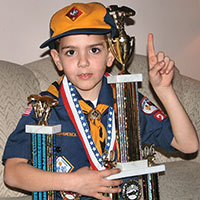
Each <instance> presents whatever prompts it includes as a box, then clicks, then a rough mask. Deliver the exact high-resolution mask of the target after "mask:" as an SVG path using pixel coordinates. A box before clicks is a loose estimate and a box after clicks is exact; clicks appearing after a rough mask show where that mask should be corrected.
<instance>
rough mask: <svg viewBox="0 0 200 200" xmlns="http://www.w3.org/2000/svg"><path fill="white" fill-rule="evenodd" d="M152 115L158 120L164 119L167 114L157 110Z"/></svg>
mask: <svg viewBox="0 0 200 200" xmlns="http://www.w3.org/2000/svg"><path fill="white" fill-rule="evenodd" d="M154 117H155V118H156V119H157V120H158V121H160V122H161V121H162V120H163V119H165V118H166V117H167V116H166V115H165V114H164V113H163V112H162V110H158V112H156V113H155V114H154Z"/></svg>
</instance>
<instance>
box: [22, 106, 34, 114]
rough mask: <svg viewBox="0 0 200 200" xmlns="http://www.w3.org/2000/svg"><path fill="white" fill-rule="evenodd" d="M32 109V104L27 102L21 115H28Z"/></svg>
mask: <svg viewBox="0 0 200 200" xmlns="http://www.w3.org/2000/svg"><path fill="white" fill-rule="evenodd" d="M32 110H33V105H32V104H29V105H28V107H27V108H26V110H25V111H24V113H23V115H29V114H30V113H31V111H32Z"/></svg>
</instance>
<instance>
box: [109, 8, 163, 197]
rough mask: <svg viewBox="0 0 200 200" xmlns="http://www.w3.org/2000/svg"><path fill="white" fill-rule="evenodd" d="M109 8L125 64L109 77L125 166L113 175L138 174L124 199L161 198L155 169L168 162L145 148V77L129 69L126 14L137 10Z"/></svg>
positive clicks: (115, 48)
mask: <svg viewBox="0 0 200 200" xmlns="http://www.w3.org/2000/svg"><path fill="white" fill-rule="evenodd" d="M108 10H109V12H110V14H111V15H112V17H113V19H114V21H115V24H116V27H117V29H118V32H119V36H118V37H116V38H108V42H109V46H110V48H111V51H112V53H113V55H114V56H115V58H116V60H117V61H118V63H119V64H120V65H121V72H120V74H119V75H117V76H109V77H108V78H107V80H108V83H109V84H112V85H113V86H114V89H113V91H114V94H113V95H114V100H115V102H116V111H115V114H116V134H117V139H118V145H119V162H118V163H117V165H115V166H116V167H118V168H121V172H120V173H119V174H116V175H112V176H110V177H109V179H115V178H116V179H117V178H127V177H135V178H129V179H127V181H126V182H125V184H124V185H123V188H122V194H121V197H122V198H123V199H127V200H128V199H132V200H133V199H134V200H135V199H137V200H138V199H141V198H142V197H143V199H145V200H150V199H154V200H157V199H159V194H158V192H157V191H158V181H157V176H156V175H154V173H158V172H161V171H164V170H165V166H164V165H159V166H155V165H154V162H153V160H154V151H153V153H152V149H153V147H149V148H148V147H145V151H142V147H141V138H140V122H139V109H138V108H139V107H138V104H139V102H138V101H139V100H138V82H141V81H142V74H130V73H128V71H127V65H128V62H129V61H130V58H131V57H132V55H133V51H134V38H133V37H129V36H128V35H127V34H126V32H125V30H124V24H125V18H127V17H131V16H134V15H135V11H134V10H132V9H131V8H128V7H125V6H122V7H118V6H117V5H111V6H109V7H108ZM144 152H145V153H144ZM107 160H109V159H106V161H107ZM110 161H112V159H110ZM105 163H108V162H105ZM109 166H111V164H110V163H109ZM140 177H142V178H140ZM140 179H141V180H140ZM125 180H126V179H125ZM142 189H143V190H142ZM111 198H112V199H114V200H117V199H120V197H119V195H111Z"/></svg>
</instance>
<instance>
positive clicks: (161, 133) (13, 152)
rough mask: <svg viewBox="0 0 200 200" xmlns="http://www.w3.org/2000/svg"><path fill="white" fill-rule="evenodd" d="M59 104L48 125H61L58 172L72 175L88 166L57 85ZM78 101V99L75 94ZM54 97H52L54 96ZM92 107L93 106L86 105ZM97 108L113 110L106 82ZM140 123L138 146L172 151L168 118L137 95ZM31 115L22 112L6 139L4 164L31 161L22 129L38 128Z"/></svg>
mask: <svg viewBox="0 0 200 200" xmlns="http://www.w3.org/2000/svg"><path fill="white" fill-rule="evenodd" d="M57 86H58V102H59V104H58V105H57V106H55V107H53V109H52V112H51V115H50V119H49V121H48V123H49V124H50V125H57V124H61V127H62V128H61V133H59V134H57V135H56V154H57V163H58V162H60V166H61V167H60V168H59V167H58V171H62V169H63V168H64V169H65V170H66V172H73V171H75V170H77V169H79V168H81V167H84V166H90V163H89V161H88V158H87V155H86V153H85V150H84V147H83V145H82V143H81V140H80V138H79V136H78V134H77V132H76V129H75V127H74V125H73V123H72V122H71V120H70V117H69V115H68V113H67V111H66V109H65V106H64V102H63V99H62V97H61V94H60V85H58V84H57ZM41 95H49V96H52V94H50V93H49V92H43V93H41ZM77 96H78V98H79V99H81V96H80V95H79V94H78V93H77ZM53 97H55V96H53ZM87 103H88V104H89V105H90V106H91V107H92V106H93V105H92V103H91V102H89V101H87ZM97 104H105V105H108V106H113V92H112V88H111V87H110V85H108V84H107V81H106V78H105V77H104V78H103V84H102V88H101V91H100V94H99V98H98V102H97ZM107 117H108V111H105V112H104V113H103V114H102V117H101V119H102V123H103V124H104V126H105V127H106V123H107ZM139 119H140V132H141V143H142V145H144V144H155V146H160V147H161V148H163V149H165V150H168V151H170V150H174V149H173V147H171V145H170V144H171V141H172V138H173V133H172V129H171V126H170V122H169V119H168V117H167V116H165V115H164V114H163V113H162V111H161V110H160V109H158V108H156V107H155V106H154V105H153V104H152V103H151V102H150V101H149V100H148V99H147V98H146V97H144V96H143V95H142V94H140V93H139ZM37 123H38V119H36V118H35V116H34V113H33V111H31V112H28V113H27V112H25V113H24V114H23V115H22V117H21V119H20V121H19V123H18V125H17V127H16V129H15V130H14V132H13V133H12V134H11V135H10V136H9V138H8V141H7V144H6V147H5V151H4V154H3V158H2V161H3V163H5V161H6V159H8V158H14V157H18V158H25V159H27V160H29V162H30V161H31V135H30V134H28V133H25V125H27V124H28V125H32V124H37Z"/></svg>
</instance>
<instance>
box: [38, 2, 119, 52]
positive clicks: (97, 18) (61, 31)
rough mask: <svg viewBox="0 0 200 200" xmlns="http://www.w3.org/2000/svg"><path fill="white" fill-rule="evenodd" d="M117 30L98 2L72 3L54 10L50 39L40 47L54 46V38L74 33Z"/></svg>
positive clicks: (101, 32) (112, 34) (97, 32)
mask: <svg viewBox="0 0 200 200" xmlns="http://www.w3.org/2000/svg"><path fill="white" fill-rule="evenodd" d="M107 33H111V36H112V37H115V36H117V34H118V31H117V29H116V26H115V23H114V20H113V18H112V17H111V15H110V14H109V13H108V10H107V9H106V8H105V7H104V6H103V5H102V4H100V3H73V4H71V5H70V6H67V7H64V8H63V9H61V10H59V11H58V12H56V13H55V14H54V15H53V16H52V18H51V21H50V39H48V40H47V41H46V42H44V43H43V44H42V45H41V46H40V48H44V47H46V46H49V47H50V48H55V47H54V42H55V40H56V39H59V38H61V37H64V36H67V35H74V34H96V35H103V34H107Z"/></svg>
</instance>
